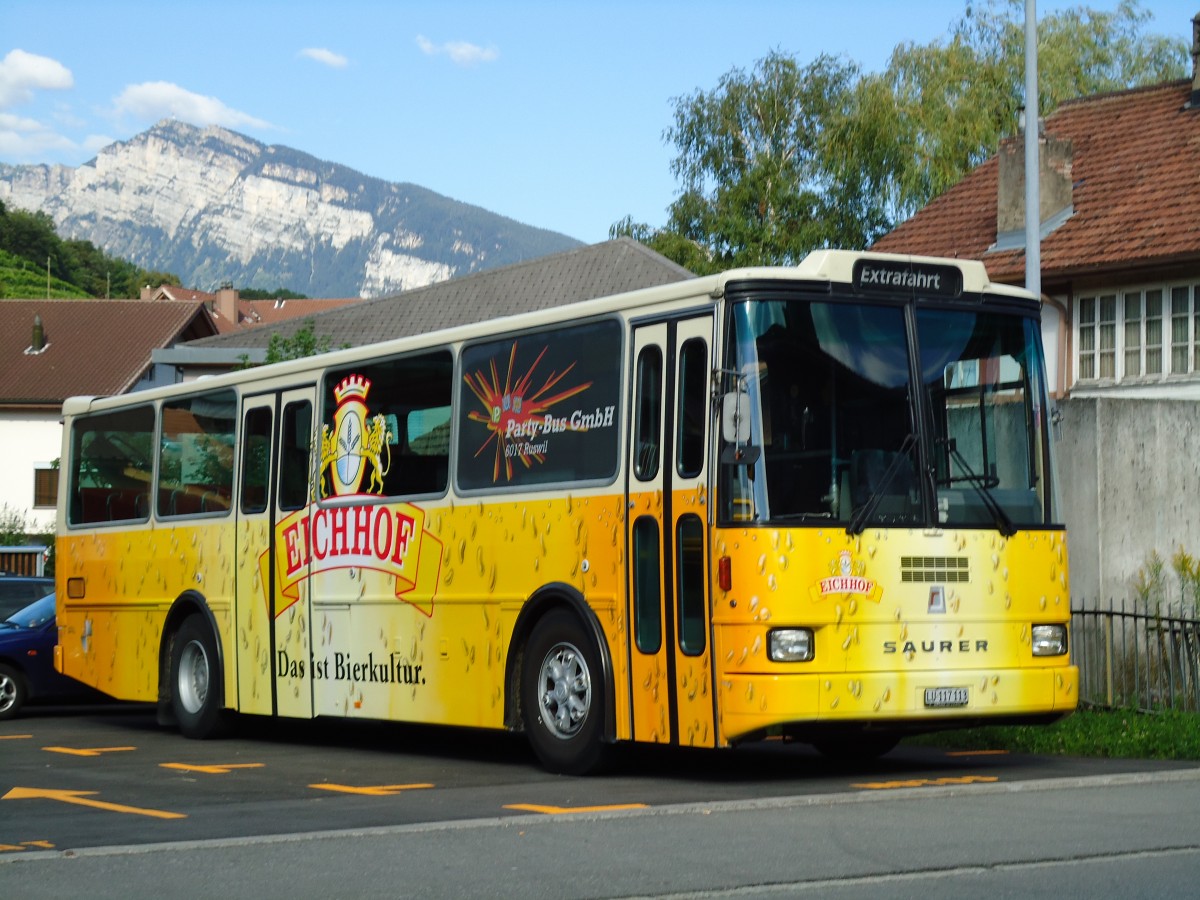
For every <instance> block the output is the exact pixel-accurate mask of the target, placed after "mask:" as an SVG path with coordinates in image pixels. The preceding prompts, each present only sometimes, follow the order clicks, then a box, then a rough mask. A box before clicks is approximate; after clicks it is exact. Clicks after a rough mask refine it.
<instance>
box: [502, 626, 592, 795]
mask: <svg viewBox="0 0 1200 900" xmlns="http://www.w3.org/2000/svg"><path fill="white" fill-rule="evenodd" d="M522 669H523V671H522V676H521V685H522V687H521V691H522V698H521V712H522V716H523V718H524V722H525V732H526V734H527V735H528V737H529V743H530V744H531V745H532V747H533V751H534V753H535V754H537V757H538V759H539V760H541V762H542V765H543V766H545V767H546V768H547V769H549V770H550V771H552V772H560V773H562V774H566V775H583V774H586V773H588V772H592V771H595V770H596V769H597V768H599V767H600V766H601V764H602V762H603V761H604V759H605V756H606V753H605V751H606V750H607V746H606V745H605V743H604V742H603V734H602V730H603V729H602V726H603V718H604V683H603V679H602V678H601V669H600V661H599V656H598V654H597V652H596V650H595V649H594V648H593V646H592V641H591V639H590V638H589V637H588V635H587V633H586V632H585V631H584V629H583V627H582V626H581V625H580V623H579V620H578V619H577V618H576V617H575V616H574V615H572V614H571V613H570V612H568V611H566V610H564V609H555V610H551V611H550V612H549V613H547V614H546V615H545V617H543V618H542V620H541V621H540V622H539V623H538V624H537V627H536V628H535V629H534V631H533V635H532V637H531V638H530V640H529V644H528V646H527V647H526V648H525V659H524V665H523V667H522Z"/></svg>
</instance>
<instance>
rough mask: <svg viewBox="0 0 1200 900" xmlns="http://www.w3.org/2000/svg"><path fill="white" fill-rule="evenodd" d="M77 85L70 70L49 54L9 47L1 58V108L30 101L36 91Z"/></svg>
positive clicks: (64, 88) (58, 89) (55, 89)
mask: <svg viewBox="0 0 1200 900" xmlns="http://www.w3.org/2000/svg"><path fill="white" fill-rule="evenodd" d="M74 86H75V79H74V77H72V75H71V70H70V69H68V68H67V67H66V66H64V65H63V64H62V63H60V62H58V60H54V59H50V57H48V56H37V55H35V54H33V53H26V52H25V51H24V50H10V51H8V55H7V56H5V57H4V59H3V60H0V109H6V108H8V107H10V106H14V105H16V104H18V103H28V102H29V101H30V100H31V99H33V92H34V91H38V90H41V91H65V90H67V89H68V88H71V87H74Z"/></svg>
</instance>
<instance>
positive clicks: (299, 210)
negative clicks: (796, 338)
mask: <svg viewBox="0 0 1200 900" xmlns="http://www.w3.org/2000/svg"><path fill="white" fill-rule="evenodd" d="M0 200H2V201H3V202H4V203H5V204H7V205H10V206H12V207H16V208H20V209H27V210H35V211H36V210H40V211H43V212H45V213H47V214H48V215H49V216H50V217H51V218H52V219H53V220H54V222H55V225H56V227H57V229H58V233H59V235H60V236H61V237H63V238H69V239H74V240H89V241H91V242H92V243H93V244H95V245H96V246H97V247H99V248H101V249H102V250H104V252H105V253H108V254H109V255H111V256H116V257H119V258H121V259H127V260H130V261H131V262H133V263H135V264H136V265H138V266H141V267H142V268H145V269H150V270H155V271H163V272H173V273H175V274H177V275H179V276H180V278H181V279H182V280H183V282H184V284H185V285H187V286H188V287H193V288H197V289H200V290H215V288H216V286H217V285H218V284H220V283H222V282H232V283H233V284H234V285H236V286H238V287H243V288H261V289H264V290H274V289H275V288H278V287H284V288H288V289H290V290H293V291H298V292H300V293H302V294H306V295H307V296H310V297H354V296H362V297H378V296H383V295H386V294H393V293H398V292H399V291H403V290H408V289H411V288H414V287H421V286H422V285H426V284H430V283H432V282H435V281H442V280H445V279H447V278H450V277H451V276H454V275H460V274H466V273H468V272H473V271H478V270H481V269H487V268H492V267H494V266H500V265H508V264H510V263H514V262H520V261H521V260H523V259H532V258H535V257H538V256H544V255H546V254H548V253H555V252H558V251H561V250H567V249H570V248H571V247H575V246H578V245H579V242H578V241H575V240H573V239H571V238H569V237H566V236H565V235H561V234H556V233H554V232H550V231H545V230H542V229H537V228H533V227H531V226H528V225H522V224H520V223H518V222H515V221H513V220H511V219H506V218H504V217H503V216H498V215H496V214H494V213H489V212H487V211H486V210H483V209H480V208H478V207H475V206H470V205H468V204H465V203H460V202H458V201H455V200H450V199H449V198H447V197H443V196H441V195H439V194H435V193H433V192H432V191H428V190H426V189H424V188H421V187H418V186H416V185H412V184H397V183H391V182H385V181H381V180H379V179H377V178H370V177H368V176H366V175H363V174H361V173H359V172H355V171H353V170H351V169H348V168H346V167H344V166H339V165H336V164H334V163H327V162H323V161H321V160H318V159H315V158H313V157H311V156H308V155H306V154H303V153H300V152H299V151H296V150H292V149H290V148H288V147H281V146H267V145H265V144H261V143H259V142H257V141H254V140H251V139H250V138H247V137H245V136H243V135H239V134H236V133H234V132H232V131H228V130H226V129H224V128H217V127H210V128H205V129H200V128H197V127H195V126H193V125H188V124H185V123H182V122H176V121H163V122H160V123H159V124H158V125H155V126H154V127H153V128H151V129H149V130H148V131H145V132H143V133H142V134H139V135H137V136H136V137H134V138H132V139H131V140H129V141H125V142H122V143H116V144H112V145H110V146H108V147H106V148H105V149H104V150H102V151H101V152H100V154H99V156H97V157H96V158H95V159H94V160H92V161H91V162H89V163H86V164H84V165H82V166H80V167H78V168H75V169H73V168H70V167H66V166H8V165H0Z"/></svg>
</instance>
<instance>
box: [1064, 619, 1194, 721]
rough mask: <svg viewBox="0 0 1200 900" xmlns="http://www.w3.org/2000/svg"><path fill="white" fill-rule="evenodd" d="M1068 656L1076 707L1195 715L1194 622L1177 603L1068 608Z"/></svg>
mask: <svg viewBox="0 0 1200 900" xmlns="http://www.w3.org/2000/svg"><path fill="white" fill-rule="evenodd" d="M1172 606H1174V610H1172V609H1171V607H1172ZM1071 657H1072V660H1073V661H1074V662H1075V664H1076V665H1077V666H1079V700H1080V703H1081V704H1082V705H1085V706H1087V705H1091V706H1102V707H1109V708H1124V709H1139V710H1144V711H1148V712H1149V711H1154V710H1161V709H1179V710H1188V711H1191V712H1197V711H1200V619H1198V618H1196V617H1195V614H1194V613H1189V614H1186V615H1185V613H1184V611H1181V610H1180V608H1179V605H1178V604H1172V605H1168V604H1161V603H1160V604H1152V603H1143V602H1138V601H1129V602H1126V601H1124V600H1122V601H1121V604H1120V606H1119V607H1118V606H1115V605H1114V604H1113V602H1112V601H1111V600H1110V601H1109V604H1108V608H1107V609H1103V608H1093V609H1082V608H1081V609H1072V610H1071Z"/></svg>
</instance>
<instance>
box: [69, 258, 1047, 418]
mask: <svg viewBox="0 0 1200 900" xmlns="http://www.w3.org/2000/svg"><path fill="white" fill-rule="evenodd" d="M864 260H869V261H877V262H881V263H891V264H892V265H893V266H898V265H899V266H903V265H911V266H918V267H920V266H925V267H947V266H952V267H953V268H955V269H957V270H958V271H959V272H960V273H961V277H962V290H963V291H964V292H967V293H988V294H991V295H994V296H1001V297H1012V298H1020V299H1023V300H1026V301H1030V302H1034V303H1036V302H1037V301H1038V298H1037V297H1036V296H1035V295H1034V294H1032V293H1030V292H1028V291H1026V290H1024V289H1022V288H1017V287H1013V286H1011V285H1005V284H996V283H993V282H992V281H991V280H990V279H989V278H988V274H987V269H986V268H985V266H984V264H983V263H982V262H980V261H978V260H967V259H943V258H935V257H927V256H908V255H901V254H892V253H872V252H869V251H867V252H863V251H853V250H815V251H813V252H812V253H810V254H809V255H808V256H806V257H805V258H804V259H803V260H802V261H801V262H800V264H799V265H796V266H762V267H750V268H739V269H730V270H728V271H725V272H721V273H718V274H716V275H707V276H703V277H699V278H692V279H687V280H684V281H678V282H673V283H668V284H663V285H658V286H655V287H650V288H642V289H640V290H636V291H628V292H625V293H622V294H614V295H612V296H608V297H598V298H595V299H591V300H582V301H579V302H576V303H570V304H565V305H562V306H556V307H551V308H549V309H543V310H537V311H532V312H523V313H516V314H513V315H509V316H503V317H500V318H496V319H489V320H486V321H483V322H475V323H472V324H468V325H457V326H453V327H450V328H446V329H443V330H439V331H430V332H423V333H421V334H417V335H405V336H400V337H395V338H388V339H385V340H382V341H380V342H379V343H377V344H373V345H363V346H357V347H351V348H347V349H343V350H333V351H330V352H328V353H323V354H319V355H318V356H310V357H305V358H303V359H296V360H288V361H284V362H280V363H275V364H272V365H269V366H259V367H256V368H254V369H252V370H238V371H235V372H227V373H224V374H221V375H208V376H204V377H203V378H201V379H199V380H197V381H189V382H183V383H179V384H174V385H169V386H167V387H159V388H151V389H148V390H145V391H137V392H135V393H132V394H123V395H121V398H122V401H121V402H114V405H122V403H126V404H127V403H129V402H132V401H145V402H149V401H151V400H153V399H156V398H158V397H160V396H173V395H176V394H186V393H192V392H194V391H196V390H197V389H198V388H200V387H201V386H203V387H204V388H205V389H209V390H211V389H215V388H220V387H224V386H227V385H233V384H242V383H245V382H246V381H247V380H258V379H266V378H275V377H280V376H286V375H288V374H289V373H292V372H302V371H305V370H307V369H309V368H310V367H311V366H313V365H314V361H316V360H319V362H316V363H315V364H316V365H321V366H324V365H331V366H336V365H342V364H344V363H349V362H353V361H354V360H356V359H360V358H361V357H362V355H363V354H364V352H371V353H381V354H386V353H400V352H404V351H407V350H414V349H419V348H422V347H428V346H431V345H434V344H439V343H445V344H451V343H461V342H465V341H472V340H477V339H480V338H486V337H491V336H493V335H495V334H497V333H498V332H501V331H517V330H522V329H526V328H535V327H538V326H541V325H549V324H554V323H560V322H569V321H574V320H578V319H581V318H586V317H591V316H599V315H604V314H608V313H614V312H621V311H630V310H635V309H637V308H639V307H643V306H653V305H661V304H671V303H678V304H681V305H682V306H687V305H688V304H695V303H697V302H703V303H705V304H713V303H715V302H716V300H717V298H719V297H721V296H723V295H724V293H725V290H726V288H727V286H728V285H730V284H734V283H737V282H743V281H798V282H833V283H846V284H851V283H853V281H854V273H855V266H856V264H857V263H859V262H860V261H864ZM397 302H403V300H399V301H397ZM368 347H369V348H370V349H369V351H368ZM107 399H109V398H103V397H91V396H89V397H83V396H80V397H69V398H67V400H66V401H65V402H64V404H63V414H64V415H78V414H81V413H84V412H87V411H89V410H91V409H93V408H103V407H105V406H107V405H108V403H106V402H105V400H107Z"/></svg>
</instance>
